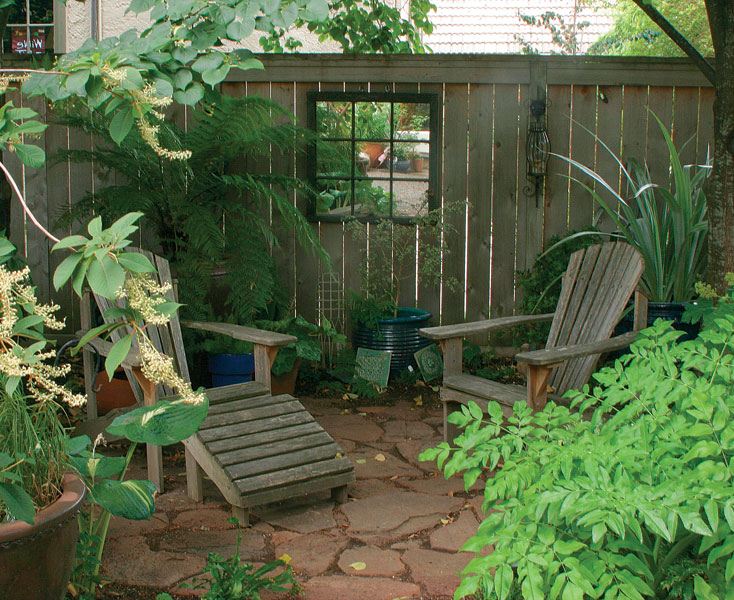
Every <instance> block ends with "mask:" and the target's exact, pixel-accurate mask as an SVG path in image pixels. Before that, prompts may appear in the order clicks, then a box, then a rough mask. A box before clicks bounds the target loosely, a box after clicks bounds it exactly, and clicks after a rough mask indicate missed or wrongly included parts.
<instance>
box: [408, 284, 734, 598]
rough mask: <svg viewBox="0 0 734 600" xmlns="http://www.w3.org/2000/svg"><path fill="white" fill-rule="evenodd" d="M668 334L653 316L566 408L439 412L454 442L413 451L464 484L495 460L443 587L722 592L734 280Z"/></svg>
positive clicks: (731, 557) (602, 594)
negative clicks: (684, 334) (689, 330)
mask: <svg viewBox="0 0 734 600" xmlns="http://www.w3.org/2000/svg"><path fill="white" fill-rule="evenodd" d="M728 281H729V283H730V284H732V283H734V277H732V276H731V275H729V276H728ZM699 316H700V315H699ZM680 335H681V333H680V332H678V331H676V330H674V329H672V328H671V323H670V322H667V321H661V320H658V321H657V322H656V323H655V324H654V325H653V326H652V327H650V328H648V329H646V330H644V331H643V332H642V333H641V334H640V336H639V337H638V339H637V341H636V342H635V343H634V344H633V345H632V347H631V349H630V354H628V355H626V356H624V357H622V358H621V359H619V360H617V361H616V362H615V363H614V365H613V366H610V367H607V368H604V369H602V370H601V371H600V372H599V373H597V374H596V375H595V379H596V383H595V384H594V385H593V386H592V387H590V386H585V387H584V389H583V390H582V391H579V392H570V393H569V395H570V396H571V398H572V409H568V408H565V407H563V406H557V405H555V404H553V403H549V404H548V406H547V407H546V409H545V410H543V411H541V412H538V413H535V414H533V413H532V411H531V410H530V409H529V408H528V406H527V405H526V404H525V403H524V402H523V403H518V404H516V405H515V407H514V412H513V415H512V416H511V417H510V418H509V419H507V420H505V419H504V418H503V415H502V411H501V409H500V407H499V405H498V404H496V403H490V405H489V417H488V419H486V418H485V417H484V416H483V414H482V411H481V410H480V409H479V407H478V406H476V405H474V404H470V405H469V407H464V408H463V410H462V412H457V413H454V414H453V415H452V416H451V417H450V420H451V422H453V423H456V424H457V425H459V426H460V427H462V428H463V432H462V434H461V435H460V436H459V437H458V438H457V439H456V440H455V441H454V444H455V446H454V447H450V446H449V445H448V444H445V443H444V444H441V445H439V446H438V447H437V448H434V449H430V450H428V451H426V452H425V453H424V454H423V458H425V459H437V460H438V464H439V466H440V467H441V468H442V469H443V472H444V474H445V475H446V476H447V477H448V476H450V475H452V474H454V473H459V472H463V474H464V479H465V483H466V485H467V487H468V486H470V485H472V484H473V483H474V482H475V481H476V479H477V478H478V477H479V475H480V474H481V473H482V471H483V470H484V469H485V468H488V469H495V468H497V467H499V469H498V471H497V473H496V474H495V476H494V477H493V478H490V479H488V481H487V484H486V488H485V492H484V509H485V510H487V509H495V510H493V511H492V512H491V514H489V515H488V516H487V518H486V519H485V520H484V521H483V522H482V523H481V524H480V526H479V528H478V531H477V534H476V535H475V536H474V537H472V538H471V539H470V540H469V541H468V542H467V543H466V544H465V546H464V549H466V550H470V551H475V552H477V556H476V557H475V558H474V559H473V560H472V561H471V562H470V563H469V564H468V566H467V567H466V569H465V570H464V572H463V580H462V583H461V586H460V587H459V589H458V590H457V591H456V595H455V597H456V598H462V597H465V596H467V595H470V594H477V595H478V596H479V597H483V598H497V599H500V600H504V599H505V598H508V597H519V596H521V597H523V598H525V599H526V600H534V599H538V600H540V599H541V598H542V599H548V600H554V599H556V598H562V599H564V600H565V599H567V598H568V599H573V598H578V599H583V598H604V599H605V600H606V599H616V598H629V599H641V598H674V597H695V598H697V599H699V600H703V599H707V600H711V599H716V600H724V599H731V598H734V585H733V583H732V579H733V578H734V485H732V471H733V470H732V466H731V465H732V463H731V458H732V455H734V423H733V422H732V419H731V415H732V412H733V411H734V396H732V394H731V389H732V384H734V353H733V350H734V290H732V289H730V290H729V292H728V294H727V295H726V296H724V297H723V298H721V299H720V300H719V301H718V302H715V303H712V304H710V306H709V308H708V313H707V314H706V316H705V318H704V319H703V328H702V330H701V333H700V334H699V336H698V337H697V338H696V339H694V340H691V341H687V342H681V343H676V340H677V338H678V337H679V336H680ZM574 409H577V410H574ZM586 410H593V416H592V418H591V419H590V420H584V419H583V418H582V417H581V416H580V414H581V412H582V411H586ZM488 547H493V549H494V550H493V552H492V553H491V554H488V555H486V556H483V555H482V554H481V552H482V550H484V549H486V548H488ZM673 590H678V591H677V592H676V593H679V594H680V595H679V596H674V595H673ZM687 594H688V595H687Z"/></svg>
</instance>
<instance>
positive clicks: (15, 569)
mask: <svg viewBox="0 0 734 600" xmlns="http://www.w3.org/2000/svg"><path fill="white" fill-rule="evenodd" d="M62 485H63V490H64V491H63V493H62V494H61V497H60V498H59V499H58V500H57V501H56V502H54V503H53V504H51V505H50V506H47V507H46V508H44V509H42V510H40V511H39V512H38V513H36V522H35V524H34V525H29V524H28V523H24V522H22V521H12V522H10V523H2V524H0V590H2V598H3V600H62V599H63V598H64V597H65V594H66V586H67V585H68V583H69V577H70V576H71V569H72V566H73V564H72V563H73V560H74V551H75V549H76V543H77V540H78V539H79V524H78V521H77V518H76V517H77V513H78V512H79V510H80V509H81V507H82V502H83V501H84V495H85V494H86V487H85V486H84V482H83V481H82V480H81V479H79V478H78V477H77V476H76V475H73V474H71V473H67V474H66V475H65V476H64V480H63V484H62Z"/></svg>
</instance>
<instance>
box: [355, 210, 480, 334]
mask: <svg viewBox="0 0 734 600" xmlns="http://www.w3.org/2000/svg"><path fill="white" fill-rule="evenodd" d="M465 208H466V206H465V204H464V203H463V202H458V203H447V204H445V205H444V207H443V209H440V208H437V209H433V210H428V207H427V204H424V205H423V206H422V207H421V208H420V209H419V210H418V216H416V217H415V218H414V219H412V221H411V223H410V224H401V223H395V222H393V221H391V220H389V219H382V220H379V221H377V222H376V223H370V225H369V227H367V226H366V225H365V224H364V223H360V222H358V221H352V222H351V223H349V224H348V225H347V228H348V229H349V231H350V232H351V234H352V237H353V239H354V240H355V241H356V242H359V246H358V247H360V248H361V249H362V254H361V256H360V265H359V268H360V273H361V275H362V290H360V292H361V299H357V298H358V297H359V296H358V295H357V293H356V291H354V290H349V291H350V292H352V294H351V299H350V305H351V311H352V318H353V320H354V321H355V322H359V323H363V324H365V326H368V324H371V323H376V320H377V319H379V318H383V317H380V316H377V315H380V314H385V313H386V311H387V310H388V307H389V308H390V309H392V313H393V314H392V317H395V316H397V309H398V307H399V306H400V288H401V283H402V282H403V281H404V280H405V279H406V278H409V277H413V276H414V273H415V259H416V249H417V245H418V234H419V232H420V236H421V247H420V253H421V254H420V259H421V260H420V277H421V282H422V283H423V284H424V285H427V284H431V283H440V282H443V285H444V287H445V288H448V289H454V288H455V286H456V285H458V281H456V279H455V278H451V277H444V276H443V274H442V272H441V264H442V262H441V261H442V260H443V259H444V258H445V257H446V255H448V254H449V253H450V252H451V250H450V249H449V248H448V247H447V246H446V245H442V244H441V242H440V240H442V239H443V237H444V236H445V235H447V234H450V233H453V232H455V228H454V227H453V226H452V225H451V221H450V218H451V215H455V214H457V213H461V212H463V211H464V210H465ZM368 239H369V244H367V240H368ZM429 240H433V243H431V242H430V241H429ZM368 247H369V252H368V251H367V248H368ZM365 299H366V302H365Z"/></svg>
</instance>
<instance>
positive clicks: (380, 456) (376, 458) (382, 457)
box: [375, 454, 386, 462]
mask: <svg viewBox="0 0 734 600" xmlns="http://www.w3.org/2000/svg"><path fill="white" fill-rule="evenodd" d="M375 460H376V461H377V462H385V460H386V459H385V455H384V454H378V455H377V456H375Z"/></svg>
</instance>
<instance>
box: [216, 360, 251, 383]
mask: <svg viewBox="0 0 734 600" xmlns="http://www.w3.org/2000/svg"><path fill="white" fill-rule="evenodd" d="M209 373H211V376H212V387H222V386H224V385H233V384H235V383H245V382H246V381H252V377H253V374H254V373H255V356H254V355H252V354H210V355H209Z"/></svg>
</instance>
